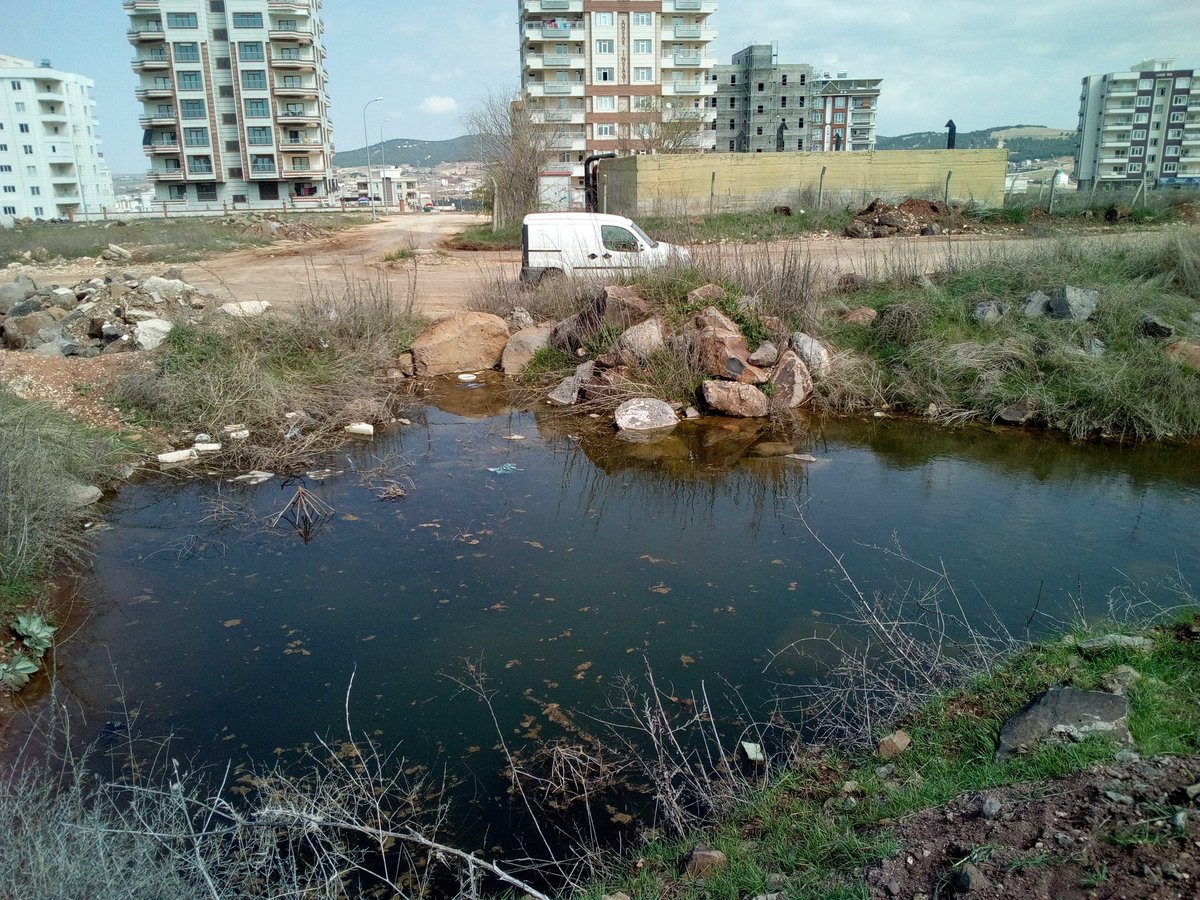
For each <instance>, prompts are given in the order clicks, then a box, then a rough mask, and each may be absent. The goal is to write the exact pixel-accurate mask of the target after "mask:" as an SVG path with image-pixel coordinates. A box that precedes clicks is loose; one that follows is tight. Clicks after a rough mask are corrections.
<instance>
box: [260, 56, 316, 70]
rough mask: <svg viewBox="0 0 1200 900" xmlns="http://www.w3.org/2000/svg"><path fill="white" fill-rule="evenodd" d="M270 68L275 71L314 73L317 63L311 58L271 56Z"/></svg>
mask: <svg viewBox="0 0 1200 900" xmlns="http://www.w3.org/2000/svg"><path fill="white" fill-rule="evenodd" d="M271 66H272V67H273V68H276V69H295V70H298V71H303V72H315V71H316V69H317V61H316V60H315V59H313V57H311V56H282V55H280V54H278V53H273V54H271Z"/></svg>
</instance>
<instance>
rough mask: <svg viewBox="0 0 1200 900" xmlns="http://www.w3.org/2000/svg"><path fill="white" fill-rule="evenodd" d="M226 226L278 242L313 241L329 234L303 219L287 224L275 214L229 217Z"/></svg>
mask: <svg viewBox="0 0 1200 900" xmlns="http://www.w3.org/2000/svg"><path fill="white" fill-rule="evenodd" d="M225 221H226V224H228V225H234V226H237V227H240V228H241V229H242V233H243V234H247V235H252V236H258V237H265V238H271V239H272V240H279V241H313V240H317V239H318V238H323V237H328V236H329V235H330V232H329V231H327V230H326V229H323V228H318V227H317V226H315V225H313V224H311V223H310V222H306V221H304V220H303V219H300V220H297V221H294V222H289V221H286V220H284V219H281V218H280V217H279V216H278V215H277V214H276V213H251V214H250V215H249V216H245V217H237V216H231V217H230V218H228V219H226V220H225Z"/></svg>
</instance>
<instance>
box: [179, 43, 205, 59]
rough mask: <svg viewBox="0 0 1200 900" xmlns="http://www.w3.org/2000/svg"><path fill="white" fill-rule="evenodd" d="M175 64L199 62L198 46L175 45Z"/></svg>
mask: <svg viewBox="0 0 1200 900" xmlns="http://www.w3.org/2000/svg"><path fill="white" fill-rule="evenodd" d="M175 62H177V63H180V62H200V45H199V44H196V43H190V44H176V45H175Z"/></svg>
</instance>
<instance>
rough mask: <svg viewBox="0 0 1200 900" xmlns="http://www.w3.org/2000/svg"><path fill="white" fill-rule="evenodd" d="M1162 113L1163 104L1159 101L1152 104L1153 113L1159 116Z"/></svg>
mask: <svg viewBox="0 0 1200 900" xmlns="http://www.w3.org/2000/svg"><path fill="white" fill-rule="evenodd" d="M1162 114H1163V105H1162V104H1161V103H1155V104H1154V115H1156V116H1161V115H1162Z"/></svg>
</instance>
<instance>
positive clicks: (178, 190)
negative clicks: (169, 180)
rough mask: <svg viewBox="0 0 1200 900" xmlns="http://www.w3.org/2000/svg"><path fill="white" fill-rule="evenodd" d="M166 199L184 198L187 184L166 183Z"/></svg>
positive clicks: (185, 197)
mask: <svg viewBox="0 0 1200 900" xmlns="http://www.w3.org/2000/svg"><path fill="white" fill-rule="evenodd" d="M167 199H168V200H186V199H187V185H184V184H168V185H167Z"/></svg>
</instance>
